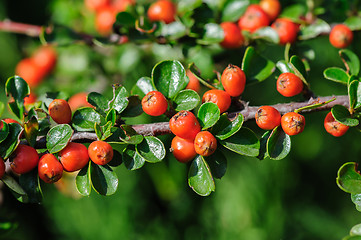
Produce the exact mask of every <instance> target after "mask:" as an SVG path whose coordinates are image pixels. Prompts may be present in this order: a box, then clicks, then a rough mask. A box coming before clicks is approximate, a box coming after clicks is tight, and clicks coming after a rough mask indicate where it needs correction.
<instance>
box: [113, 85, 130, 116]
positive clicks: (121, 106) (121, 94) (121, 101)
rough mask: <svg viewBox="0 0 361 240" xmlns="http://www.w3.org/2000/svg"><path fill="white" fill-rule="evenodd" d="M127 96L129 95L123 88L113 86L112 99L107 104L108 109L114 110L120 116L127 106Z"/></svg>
mask: <svg viewBox="0 0 361 240" xmlns="http://www.w3.org/2000/svg"><path fill="white" fill-rule="evenodd" d="M128 96H129V94H128V91H127V89H125V87H116V86H114V85H113V99H112V100H111V101H110V102H109V108H110V109H111V108H114V109H115V110H116V111H117V112H118V113H119V114H120V113H121V112H123V111H124V110H125V109H126V108H127V106H128V103H129V100H128Z"/></svg>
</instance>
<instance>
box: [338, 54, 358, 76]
mask: <svg viewBox="0 0 361 240" xmlns="http://www.w3.org/2000/svg"><path fill="white" fill-rule="evenodd" d="M339 54H340V56H341V58H342V59H343V61H344V63H345V67H346V69H349V70H350V74H351V75H355V76H357V75H358V74H359V72H360V59H359V58H358V56H357V55H356V54H355V53H353V52H352V51H350V50H348V49H342V50H340V51H339Z"/></svg>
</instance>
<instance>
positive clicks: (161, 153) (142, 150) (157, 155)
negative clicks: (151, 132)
mask: <svg viewBox="0 0 361 240" xmlns="http://www.w3.org/2000/svg"><path fill="white" fill-rule="evenodd" d="M135 149H136V151H137V153H139V155H140V156H142V157H143V158H144V159H145V160H146V161H147V162H151V163H156V162H160V161H162V160H163V159H164V157H165V148H164V145H163V143H162V141H161V140H159V139H158V138H156V137H153V136H145V137H144V140H143V141H142V142H141V143H140V144H138V145H136V146H135Z"/></svg>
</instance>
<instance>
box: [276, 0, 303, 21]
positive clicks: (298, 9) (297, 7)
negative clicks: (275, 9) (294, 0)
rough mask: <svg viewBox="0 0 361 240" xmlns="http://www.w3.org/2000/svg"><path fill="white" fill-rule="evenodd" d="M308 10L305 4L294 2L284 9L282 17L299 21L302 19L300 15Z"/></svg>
mask: <svg viewBox="0 0 361 240" xmlns="http://www.w3.org/2000/svg"><path fill="white" fill-rule="evenodd" d="M306 11H307V9H306V6H305V5H304V4H292V5H290V6H288V7H286V8H284V9H282V12H281V14H280V17H285V18H288V19H290V20H292V21H293V22H296V23H297V22H298V21H300V17H301V16H304V15H305V13H306Z"/></svg>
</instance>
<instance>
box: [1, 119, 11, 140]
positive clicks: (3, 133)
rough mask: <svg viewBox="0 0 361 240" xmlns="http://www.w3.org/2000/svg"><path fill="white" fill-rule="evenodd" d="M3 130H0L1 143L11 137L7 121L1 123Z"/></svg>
mask: <svg viewBox="0 0 361 240" xmlns="http://www.w3.org/2000/svg"><path fill="white" fill-rule="evenodd" d="M0 124H2V128H1V129H0V143H2V142H3V141H4V140H5V139H6V137H7V136H8V135H9V125H8V124H7V123H6V122H5V121H1V123H0Z"/></svg>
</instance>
